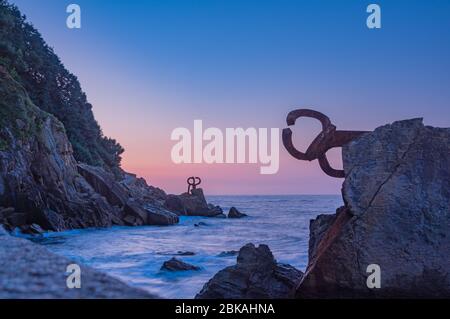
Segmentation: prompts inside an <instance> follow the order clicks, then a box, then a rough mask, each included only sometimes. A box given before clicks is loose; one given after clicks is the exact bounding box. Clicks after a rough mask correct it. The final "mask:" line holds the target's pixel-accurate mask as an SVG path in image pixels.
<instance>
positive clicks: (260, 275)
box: [196, 244, 302, 299]
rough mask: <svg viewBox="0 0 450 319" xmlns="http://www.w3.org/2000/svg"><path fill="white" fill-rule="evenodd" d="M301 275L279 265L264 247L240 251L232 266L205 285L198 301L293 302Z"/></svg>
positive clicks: (297, 271) (250, 245) (299, 272)
mask: <svg viewBox="0 0 450 319" xmlns="http://www.w3.org/2000/svg"><path fill="white" fill-rule="evenodd" d="M301 277H302V272H301V271H299V270H297V269H295V268H294V267H292V266H289V265H283V264H278V263H277V262H276V260H275V259H274V257H273V255H272V252H271V251H270V249H269V247H268V246H266V245H260V246H259V247H255V246H254V245H253V244H247V245H245V246H244V247H242V248H241V250H240V251H239V255H238V257H237V264H236V265H235V266H231V267H227V268H225V269H223V270H221V271H219V272H218V273H217V274H216V275H215V276H214V277H213V278H212V279H211V280H210V281H209V282H208V283H206V284H205V286H204V287H203V289H202V290H201V292H200V293H199V294H198V295H197V296H196V298H197V299H278V298H292V297H293V289H294V288H295V287H296V285H297V284H298V283H299V282H300V280H301Z"/></svg>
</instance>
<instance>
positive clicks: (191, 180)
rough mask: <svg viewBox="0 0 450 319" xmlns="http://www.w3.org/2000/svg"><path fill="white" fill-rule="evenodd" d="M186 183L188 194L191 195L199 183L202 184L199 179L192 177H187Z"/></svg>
mask: <svg viewBox="0 0 450 319" xmlns="http://www.w3.org/2000/svg"><path fill="white" fill-rule="evenodd" d="M187 183H188V185H189V186H188V194H191V193H192V191H193V190H194V189H197V186H198V185H200V184H201V183H202V180H201V178H200V177H194V176H192V177H189V178H188V179H187Z"/></svg>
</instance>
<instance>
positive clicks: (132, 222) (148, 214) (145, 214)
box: [124, 200, 179, 226]
mask: <svg viewBox="0 0 450 319" xmlns="http://www.w3.org/2000/svg"><path fill="white" fill-rule="evenodd" d="M124 216H125V217H124V219H125V221H126V223H127V224H128V225H129V226H142V225H160V226H163V225H173V224H177V223H178V222H179V218H178V215H176V214H174V213H172V212H169V211H168V210H166V209H164V208H161V207H157V206H153V205H150V204H147V205H145V206H142V205H140V204H138V203H136V202H135V201H132V200H130V201H128V202H127V204H126V205H125V208H124Z"/></svg>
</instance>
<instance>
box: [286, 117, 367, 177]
mask: <svg viewBox="0 0 450 319" xmlns="http://www.w3.org/2000/svg"><path fill="white" fill-rule="evenodd" d="M300 117H310V118H314V119H317V120H319V121H320V123H322V132H320V133H319V135H318V136H317V137H316V138H315V139H314V141H313V142H312V143H311V145H310V146H309V147H308V149H307V150H306V153H303V152H300V151H299V150H297V149H296V148H295V146H294V144H293V143H292V130H291V129H290V128H285V129H284V130H283V144H284V147H285V148H286V150H287V151H288V152H289V154H291V155H292V156H293V157H295V158H296V159H299V160H303V161H313V160H315V159H318V160H319V164H320V167H321V168H322V170H323V171H324V172H325V174H327V175H329V176H332V177H336V178H344V177H345V174H344V171H343V170H337V169H334V168H332V167H331V165H330V163H329V162H328V159H327V155H326V153H327V152H328V150H330V149H332V148H335V147H342V146H343V145H345V144H347V143H349V142H351V141H352V140H354V139H356V138H357V137H359V136H361V135H362V134H364V133H367V132H366V131H337V130H336V126H334V125H333V124H331V121H330V119H329V118H328V117H327V116H326V115H324V114H322V113H320V112H317V111H314V110H308V109H300V110H295V111H292V112H290V113H289V114H288V116H287V118H286V122H287V125H288V126H293V125H295V121H296V120H297V119H298V118H300Z"/></svg>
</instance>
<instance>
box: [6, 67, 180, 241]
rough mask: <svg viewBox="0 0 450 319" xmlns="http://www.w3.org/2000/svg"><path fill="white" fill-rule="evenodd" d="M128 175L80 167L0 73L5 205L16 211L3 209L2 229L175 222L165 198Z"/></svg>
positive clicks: (56, 127) (50, 121) (52, 121)
mask: <svg viewBox="0 0 450 319" xmlns="http://www.w3.org/2000/svg"><path fill="white" fill-rule="evenodd" d="M123 175H124V176H123V182H121V181H120V180H118V177H115V176H114V175H113V174H110V173H108V172H106V171H104V170H103V169H101V168H96V167H92V166H88V165H84V164H80V163H77V162H76V160H75V159H74V156H73V150H72V145H71V144H70V142H69V140H68V139H67V135H66V132H65V128H64V126H63V125H62V124H61V122H59V121H58V120H57V119H56V118H55V117H53V116H52V115H50V114H48V113H46V112H44V111H42V110H41V109H39V108H38V107H37V106H35V105H34V104H33V103H32V102H31V101H30V99H29V97H28V95H27V93H26V92H25V90H24V89H23V88H22V87H21V86H20V85H19V84H18V83H17V82H15V80H14V79H13V78H12V77H11V76H10V75H9V74H8V73H7V72H6V71H5V70H4V69H3V68H1V67H0V206H3V207H11V208H13V211H11V210H9V211H8V210H1V211H0V222H1V223H3V224H4V225H5V226H6V227H7V228H8V229H9V230H12V229H14V228H19V229H21V230H22V231H25V232H28V231H29V230H30V227H31V226H33V225H35V226H39V227H40V228H42V229H44V230H52V231H62V230H67V229H74V228H87V227H109V226H112V225H171V224H174V223H177V222H178V216H177V215H176V214H174V213H171V212H170V211H168V210H167V209H165V208H164V207H163V205H162V202H163V200H162V199H161V197H162V196H163V195H165V194H161V192H158V191H157V190H156V189H154V188H151V187H149V186H146V184H145V185H144V182H143V181H139V182H138V181H137V178H134V180H133V178H132V176H131V175H130V176H129V175H126V174H125V173H123ZM133 181H134V182H135V183H134V184H133ZM127 187H128V188H127ZM138 194H139V196H138ZM133 196H136V198H133ZM148 197H153V199H152V200H148ZM147 205H148V206H147ZM137 210H139V212H137ZM130 215H132V216H133V217H130ZM35 226H33V228H34V229H38V228H37V227H35Z"/></svg>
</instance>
